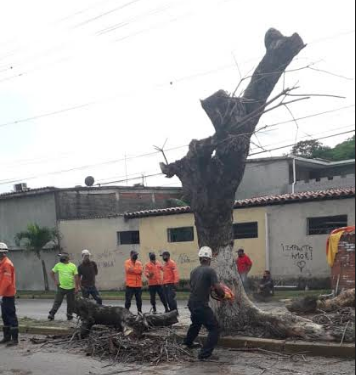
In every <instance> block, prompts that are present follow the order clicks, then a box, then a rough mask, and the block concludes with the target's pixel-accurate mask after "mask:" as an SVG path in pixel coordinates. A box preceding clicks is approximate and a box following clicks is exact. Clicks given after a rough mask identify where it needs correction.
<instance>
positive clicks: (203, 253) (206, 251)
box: [199, 246, 213, 259]
mask: <svg viewBox="0 0 356 375" xmlns="http://www.w3.org/2000/svg"><path fill="white" fill-rule="evenodd" d="M199 258H207V259H213V250H211V249H210V247H208V246H204V247H202V248H201V249H200V250H199Z"/></svg>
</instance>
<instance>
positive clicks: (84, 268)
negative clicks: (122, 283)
mask: <svg viewBox="0 0 356 375" xmlns="http://www.w3.org/2000/svg"><path fill="white" fill-rule="evenodd" d="M90 257H91V253H90V251H89V250H83V251H82V258H83V262H82V263H81V264H80V266H79V267H78V276H79V280H80V287H81V288H82V295H83V297H84V298H89V297H90V296H92V297H93V299H94V300H95V301H96V302H97V304H98V305H102V304H103V300H102V299H101V297H100V294H99V292H98V289H97V288H96V285H95V278H96V276H98V266H97V264H96V263H95V262H93V261H92V260H91V259H90Z"/></svg>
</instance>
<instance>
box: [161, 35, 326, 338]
mask: <svg viewBox="0 0 356 375" xmlns="http://www.w3.org/2000/svg"><path fill="white" fill-rule="evenodd" d="M265 46H266V54H265V56H264V58H263V59H262V61H261V62H260V64H259V66H258V67H257V69H256V71H255V72H254V74H253V76H252V78H251V81H250V83H249V85H248V87H247V89H246V90H245V92H244V94H243V95H241V96H240V97H234V96H230V95H229V94H228V93H226V92H225V91H218V92H217V93H215V94H214V95H212V96H211V97H209V98H207V99H206V100H203V101H202V107H203V109H204V110H205V112H206V114H207V115H208V117H209V118H210V120H211V122H212V124H213V126H214V128H215V133H214V135H212V136H211V137H208V138H206V139H202V140H193V141H192V142H191V143H190V145H189V151H188V153H187V155H186V156H185V157H184V158H183V159H181V160H178V161H176V162H174V163H171V164H164V163H161V170H162V172H163V173H164V174H165V175H166V176H167V177H168V178H170V177H173V176H177V177H178V178H179V179H180V180H181V182H182V185H183V190H184V195H185V196H186V197H187V198H188V199H189V201H190V202H191V209H192V211H193V212H194V217H195V225H196V228H197V232H198V239H199V245H200V246H209V247H211V248H212V249H213V252H214V256H215V260H214V268H215V269H216V270H217V272H218V275H219V276H220V278H221V281H222V282H225V283H226V284H227V285H229V286H233V290H234V292H235V294H236V301H235V302H234V303H232V304H231V303H223V304H221V305H220V304H217V303H215V306H214V307H215V311H216V313H217V316H218V318H219V320H220V324H221V326H222V328H223V330H224V331H225V332H229V333H231V332H233V331H238V330H240V329H241V328H242V327H246V326H248V325H250V326H253V325H259V326H263V327H264V328H265V329H266V330H267V331H270V332H272V333H273V334H274V336H275V337H282V338H286V337H298V338H304V339H316V338H319V339H323V340H332V338H333V337H332V335H331V334H329V333H327V332H325V331H324V330H323V328H322V327H321V326H319V325H317V324H314V323H313V322H310V321H308V320H306V319H303V318H300V317H297V316H294V315H291V314H284V315H277V314H271V313H270V314H268V313H265V312H263V311H261V310H259V309H258V308H257V307H256V306H255V305H254V304H253V303H252V302H251V301H250V300H249V299H248V297H247V296H246V293H245V291H244V288H243V286H242V282H241V278H240V276H239V275H238V272H237V269H236V264H235V261H234V257H233V245H234V237H233V225H232V224H233V207H234V202H235V194H236V191H237V188H238V186H239V185H240V183H241V180H242V178H243V175H244V171H245V166H246V160H247V157H248V155H249V151H250V142H251V137H252V135H253V134H254V132H255V130H256V127H257V124H258V123H259V120H260V118H261V116H262V115H263V114H264V112H265V111H266V110H267V109H270V107H269V106H270V105H271V104H272V103H273V102H274V100H269V98H270V96H271V94H272V92H273V90H274V88H275V86H276V84H277V83H278V81H279V80H280V78H281V76H282V75H283V74H284V72H285V70H286V69H287V67H288V66H289V64H290V63H291V62H292V61H293V59H294V58H295V57H296V56H297V55H298V54H299V53H300V52H301V51H302V50H303V49H304V47H305V44H304V42H303V40H302V38H301V37H300V36H299V35H298V34H294V35H293V36H291V37H285V36H283V35H282V34H281V33H280V32H279V31H277V30H275V29H270V30H269V31H268V32H267V34H266V37H265ZM281 96H282V95H281ZM277 97H278V96H277ZM277 97H276V98H277Z"/></svg>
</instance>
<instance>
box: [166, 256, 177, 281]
mask: <svg viewBox="0 0 356 375" xmlns="http://www.w3.org/2000/svg"><path fill="white" fill-rule="evenodd" d="M178 283H179V272H178V268H177V264H176V263H175V262H173V260H169V261H168V262H165V264H164V266H163V284H164V285H168V284H178Z"/></svg>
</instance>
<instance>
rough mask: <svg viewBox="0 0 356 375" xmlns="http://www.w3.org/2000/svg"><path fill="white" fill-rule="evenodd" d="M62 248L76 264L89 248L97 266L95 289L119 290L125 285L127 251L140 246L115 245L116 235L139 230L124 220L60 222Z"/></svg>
mask: <svg viewBox="0 0 356 375" xmlns="http://www.w3.org/2000/svg"><path fill="white" fill-rule="evenodd" d="M59 229H60V231H61V234H62V236H63V237H62V242H61V244H62V247H63V249H64V250H65V251H67V252H69V253H70V254H71V257H72V259H73V261H74V262H75V263H76V264H77V265H79V264H80V262H81V252H82V250H83V249H89V250H90V251H91V253H92V254H93V260H94V261H96V262H97V264H98V267H99V275H98V278H97V284H98V287H99V288H100V289H102V290H112V289H122V287H123V286H124V283H125V272H124V262H125V261H126V260H127V259H128V258H129V257H130V251H131V250H133V249H135V250H138V251H139V250H140V246H139V245H130V246H126V245H125V246H122V245H120V246H119V245H118V240H117V232H120V231H129V230H139V225H138V221H137V220H130V221H125V219H124V218H123V217H116V218H110V219H108V218H104V219H91V220H68V221H60V223H59Z"/></svg>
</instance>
